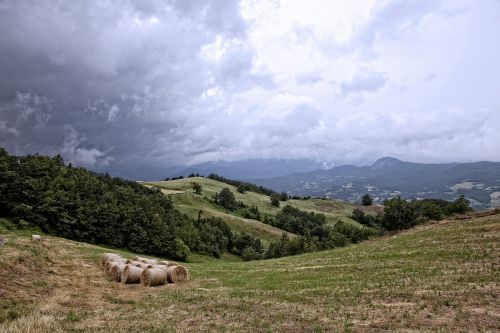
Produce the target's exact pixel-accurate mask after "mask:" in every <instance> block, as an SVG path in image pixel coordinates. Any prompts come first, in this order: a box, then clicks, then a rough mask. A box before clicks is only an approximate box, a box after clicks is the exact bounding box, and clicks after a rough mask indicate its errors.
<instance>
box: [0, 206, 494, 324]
mask: <svg viewBox="0 0 500 333" xmlns="http://www.w3.org/2000/svg"><path fill="white" fill-rule="evenodd" d="M0 234H6V235H7V243H6V244H5V245H3V246H0V286H1V288H0V292H1V294H2V295H1V296H2V297H0V322H1V321H2V320H3V321H5V322H4V323H3V324H0V332H1V331H8V332H10V331H25V332H49V331H50V332H59V331H77V332H78V331H80V332H89V331H90V332H91V331H102V332H105V331H123V332H125V331H129V332H143V331H151V332H174V331H193V332H198V331H228V332H234V331H244V332H247V331H248V332H271V331H273V332H278V331H279V332H284V331H286V332H304V331H305V332H325V331H328V332H333V331H340V332H342V331H346V332H349V331H356V332H357V331H384V330H385V331H403V330H404V331H439V330H440V331H450V332H452V331H453V332H458V331H486V330H489V331H496V330H498V329H500V299H499V297H500V286H499V281H500V274H499V264H500V248H499V246H498V244H500V216H499V215H496V216H488V217H482V218H475V219H472V220H461V221H443V222H441V223H438V224H431V225H424V226H420V227H418V228H416V229H414V230H410V231H408V232H404V233H402V234H399V235H395V236H391V237H385V238H382V239H377V240H373V241H369V242H365V243H362V244H357V245H353V246H350V247H347V248H341V249H336V250H331V251H325V252H319V253H310V254H305V255H300V256H295V257H288V258H280V259H273V260H267V261H257V262H246V263H244V262H236V263H228V262H221V261H217V260H212V259H209V258H205V260H204V262H200V263H191V264H186V266H188V268H189V269H190V273H191V281H190V282H189V283H187V284H184V285H168V286H163V287H158V288H149V289H146V288H143V287H141V286H139V285H122V284H117V283H113V282H110V281H108V280H106V278H105V277H104V275H103V273H102V271H101V269H100V268H99V265H98V258H99V255H100V253H102V252H104V251H108V250H107V249H105V248H101V247H97V246H93V245H88V244H83V243H77V242H73V241H68V240H64V239H60V238H55V237H44V240H43V242H42V243H34V242H32V241H31V240H30V239H29V237H28V233H26V232H24V233H22V232H12V231H7V230H2V229H1V228H0ZM122 253H123V254H124V255H129V256H131V255H132V254H128V253H125V252H122Z"/></svg>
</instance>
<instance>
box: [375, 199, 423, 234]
mask: <svg viewBox="0 0 500 333" xmlns="http://www.w3.org/2000/svg"><path fill="white" fill-rule="evenodd" d="M417 217H418V214H417V211H416V209H415V206H414V205H413V204H412V203H411V202H408V201H406V200H404V199H401V198H400V197H397V198H393V199H390V200H387V201H386V202H385V203H384V217H383V218H382V226H383V227H384V228H385V229H387V230H401V229H408V228H411V227H413V226H415V225H416V224H417Z"/></svg>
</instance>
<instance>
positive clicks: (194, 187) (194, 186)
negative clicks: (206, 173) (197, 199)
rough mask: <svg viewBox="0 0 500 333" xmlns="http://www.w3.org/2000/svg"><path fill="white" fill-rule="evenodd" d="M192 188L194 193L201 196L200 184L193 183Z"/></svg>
mask: <svg viewBox="0 0 500 333" xmlns="http://www.w3.org/2000/svg"><path fill="white" fill-rule="evenodd" d="M193 177H195V176H193ZM191 188H192V189H193V191H194V193H196V194H201V190H202V186H201V184H200V183H197V182H191Z"/></svg>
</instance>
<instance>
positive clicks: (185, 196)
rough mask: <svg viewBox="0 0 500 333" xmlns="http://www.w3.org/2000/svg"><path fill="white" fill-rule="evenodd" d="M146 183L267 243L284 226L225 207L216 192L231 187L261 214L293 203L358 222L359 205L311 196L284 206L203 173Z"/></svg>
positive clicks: (193, 212) (188, 210) (189, 209)
mask: <svg viewBox="0 0 500 333" xmlns="http://www.w3.org/2000/svg"><path fill="white" fill-rule="evenodd" d="M191 182H197V183H199V184H201V186H202V188H203V190H202V194H201V195H197V194H194V193H193V190H192V188H191ZM144 184H145V185H146V186H156V187H159V188H160V189H161V191H162V192H163V193H164V194H165V195H168V196H169V197H170V198H172V201H173V203H174V205H175V207H176V208H177V209H178V210H180V211H181V212H183V213H185V214H187V215H188V216H190V217H192V218H196V217H197V216H198V212H199V211H200V210H202V211H203V216H216V217H220V218H222V219H223V220H224V221H226V222H227V223H228V224H229V226H230V227H231V228H232V229H233V230H236V231H239V232H246V233H248V234H251V235H254V236H257V237H259V238H261V239H262V240H263V242H264V244H266V245H267V244H268V243H269V242H271V241H276V240H278V239H279V238H280V237H281V234H282V232H283V231H282V230H281V229H278V228H275V227H272V226H270V225H267V224H264V223H262V222H259V221H256V220H252V219H246V218H243V217H241V216H238V215H237V214H235V213H232V212H228V211H225V210H224V209H223V208H221V207H219V206H217V205H215V204H213V203H212V202H211V200H212V198H213V196H214V195H215V193H217V192H220V191H221V190H222V189H223V188H224V187H227V188H229V189H230V190H231V191H232V192H233V193H234V195H235V197H236V200H239V201H242V202H243V203H244V204H245V205H247V206H249V207H250V206H256V207H257V208H258V209H259V211H260V213H261V215H263V216H264V215H267V216H269V217H274V216H276V214H277V213H278V212H279V211H280V210H281V208H282V207H283V206H285V205H292V206H294V207H297V208H299V209H301V210H306V211H313V212H319V213H323V214H325V216H326V218H327V221H328V222H329V223H330V224H335V223H336V222H337V221H338V220H339V219H341V220H343V221H345V222H348V223H357V222H355V221H353V220H352V219H351V218H350V215H351V214H352V211H353V209H354V208H355V206H353V205H351V204H349V203H346V202H342V201H336V200H323V199H308V200H287V201H285V202H281V207H280V208H278V207H275V206H273V205H271V203H270V199H269V197H268V196H266V195H262V194H258V193H254V192H250V191H247V192H245V193H239V192H238V191H237V190H236V187H234V186H231V185H228V184H225V183H221V182H218V181H215V180H212V179H208V178H203V177H193V178H184V179H178V180H170V181H160V182H147V183H144Z"/></svg>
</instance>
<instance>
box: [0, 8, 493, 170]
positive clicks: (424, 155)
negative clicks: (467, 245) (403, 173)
mask: <svg viewBox="0 0 500 333" xmlns="http://www.w3.org/2000/svg"><path fill="white" fill-rule="evenodd" d="M499 32H500V1H498V0H442V1H441V0H440V1H438V0H387V1H381V0H377V1H375V0H356V1H336V0H335V1H334V0H331V1H326V0H324V1H313V0H308V1H291V0H290V1H265V0H258V1H249V0H243V1H241V2H239V3H238V2H237V1H236V0H234V1H233V0H213V1H203V0H189V1H184V0H177V1H176V0H172V1H160V0H137V1H134V0H100V1H86V0H77V1H66V0H0V146H2V147H5V148H7V149H8V151H9V152H11V153H13V154H19V155H22V154H27V153H35V152H39V153H41V154H49V155H54V154H57V153H61V154H62V155H63V156H64V158H65V160H66V161H68V162H73V163H76V164H79V165H83V166H86V167H90V168H100V169H102V168H104V169H105V168H113V167H114V166H116V165H120V166H125V167H126V166H131V165H135V166H137V165H155V166H172V165H179V164H193V163H200V162H205V161H214V160H230V161H231V160H241V159H247V158H287V159H311V160H315V161H319V162H328V163H331V164H337V165H338V164H343V163H354V164H365V163H369V162H371V161H373V160H375V159H377V158H379V157H382V156H394V157H398V158H401V159H404V160H410V161H419V162H448V161H475V160H495V161H500V33H499Z"/></svg>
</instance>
